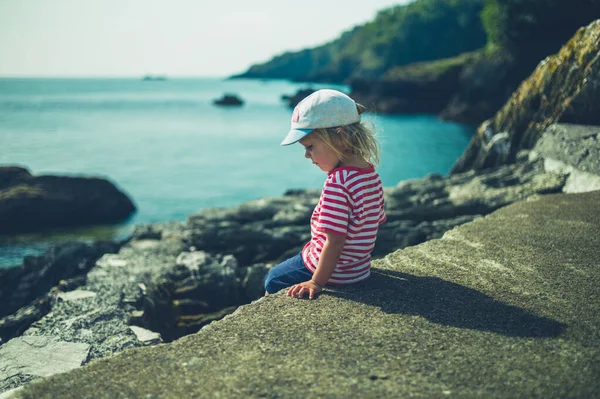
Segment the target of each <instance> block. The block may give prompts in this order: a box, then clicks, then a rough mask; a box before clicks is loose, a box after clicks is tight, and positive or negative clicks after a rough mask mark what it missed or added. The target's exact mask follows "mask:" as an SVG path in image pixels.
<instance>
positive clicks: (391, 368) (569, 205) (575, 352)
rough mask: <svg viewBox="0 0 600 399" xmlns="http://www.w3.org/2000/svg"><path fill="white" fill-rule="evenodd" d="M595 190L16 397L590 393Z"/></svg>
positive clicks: (542, 204) (532, 207)
mask: <svg viewBox="0 0 600 399" xmlns="http://www.w3.org/2000/svg"><path fill="white" fill-rule="evenodd" d="M599 201H600V191H596V192H591V193H586V194H569V195H568V194H558V195H548V196H537V197H535V198H532V199H530V200H528V201H523V202H519V203H516V204H513V205H510V206H507V207H504V208H502V209H500V210H498V211H496V212H494V213H492V214H491V215H488V216H487V217H485V218H481V219H479V220H477V221H475V222H472V223H467V224H465V225H463V226H460V227H457V228H455V229H453V230H451V231H449V232H447V233H446V234H445V235H444V237H443V238H442V239H438V240H431V241H428V242H427V243H424V244H421V245H418V246H414V247H410V248H407V249H404V250H399V251H396V252H394V253H393V254H390V255H389V256H387V257H386V258H384V259H381V260H378V261H375V269H374V273H373V276H372V278H371V279H369V280H368V281H367V282H365V283H363V284H360V285H355V286H350V287H345V288H335V289H334V288H328V289H327V290H325V291H324V293H323V294H321V295H320V296H319V297H318V298H317V300H315V301H308V300H298V299H294V298H290V297H287V296H285V294H284V292H283V291H282V292H280V293H277V294H275V295H271V296H268V297H264V298H261V299H260V300H258V301H255V302H253V303H252V304H250V305H246V306H242V307H240V308H239V309H238V310H237V311H236V312H235V313H234V314H233V315H231V316H228V317H226V318H225V319H223V320H221V321H219V322H216V323H212V324H210V325H209V326H207V327H205V328H204V329H202V330H201V331H200V332H199V333H198V334H195V335H190V336H188V337H185V338H183V339H180V340H178V341H176V342H173V343H171V344H167V345H160V346H155V347H151V348H144V349H136V350H129V351H125V352H123V353H122V354H121V355H119V356H115V357H113V358H110V359H104V360H100V361H97V362H94V363H92V364H90V365H88V366H87V367H84V368H79V369H76V370H72V371H70V372H69V373H67V374H61V375H56V376H53V377H50V378H49V379H46V380H43V381H40V382H39V383H34V384H30V385H28V386H26V387H25V389H23V390H22V391H20V392H17V394H16V397H20V398H43V397H64V398H69V397H72V398H85V397H107V398H108V397H115V396H119V395H124V394H125V395H126V396H128V397H144V396H147V395H150V396H157V397H162V396H169V397H215V396H223V397H232V398H233V397H244V398H245V397H258V396H264V397H281V398H283V397H299V396H302V397H317V396H318V397H340V398H341V397H411V396H413V397H445V396H452V397H497V398H505V397H507V396H510V397H544V398H570V397H572V398H581V397H594V396H595V395H596V393H597V392H598V391H599V390H600V381H599V380H598V378H597V376H598V375H599V374H600V364H599V363H598V353H599V351H600V335H599V334H598V331H600V296H598V295H597V290H598V288H597V287H598V285H599V284H600V270H599V269H598V267H597V266H598V264H600V254H599V252H598V251H597V237H598V234H600V214H599V213H598V212H597V204H598V202H599ZM148 365H152V367H149V366H148Z"/></svg>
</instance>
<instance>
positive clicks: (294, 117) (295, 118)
mask: <svg viewBox="0 0 600 399" xmlns="http://www.w3.org/2000/svg"><path fill="white" fill-rule="evenodd" d="M298 119H300V110H299V109H298V107H296V108H294V113H293V114H292V122H294V123H296V122H298Z"/></svg>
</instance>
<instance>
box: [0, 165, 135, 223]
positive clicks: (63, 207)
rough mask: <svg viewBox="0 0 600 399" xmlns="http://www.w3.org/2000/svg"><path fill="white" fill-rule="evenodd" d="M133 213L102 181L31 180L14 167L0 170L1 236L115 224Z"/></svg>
mask: <svg viewBox="0 0 600 399" xmlns="http://www.w3.org/2000/svg"><path fill="white" fill-rule="evenodd" d="M133 211H135V205H134V204H133V202H132V201H131V200H130V199H129V198H128V197H127V196H126V195H125V194H124V193H122V192H121V191H120V190H119V189H117V187H116V186H115V185H113V184H112V183H111V182H109V181H108V180H105V179H99V178H93V177H89V178H83V177H67V176H32V175H31V174H30V173H29V172H28V171H27V170H26V169H24V168H20V167H17V166H7V167H0V234H6V233H16V232H29V231H38V230H41V229H44V228H52V227H63V226H82V225H90V224H106V223H115V222H119V221H121V220H123V219H125V218H127V217H128V216H129V215H131V213H132V212H133Z"/></svg>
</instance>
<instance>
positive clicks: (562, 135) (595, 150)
mask: <svg viewBox="0 0 600 399" xmlns="http://www.w3.org/2000/svg"><path fill="white" fill-rule="evenodd" d="M538 158H543V159H544V169H545V170H546V171H548V172H554V173H560V174H563V175H567V176H568V178H567V181H566V183H565V186H564V187H563V192H566V193H576V192H586V191H592V190H600V126H586V125H573V124H554V125H551V126H550V127H548V129H546V131H544V133H543V135H542V137H541V138H540V139H539V140H538V142H537V143H536V145H535V147H534V148H533V150H532V151H531V153H530V154H529V159H531V160H535V159H538Z"/></svg>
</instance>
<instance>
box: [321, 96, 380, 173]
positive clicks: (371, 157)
mask: <svg viewBox="0 0 600 399" xmlns="http://www.w3.org/2000/svg"><path fill="white" fill-rule="evenodd" d="M356 108H357V110H358V113H359V115H360V114H362V113H363V112H364V111H365V107H363V106H362V105H360V104H356ZM311 134H314V135H315V136H317V137H318V138H319V139H321V140H322V141H323V142H324V143H325V145H327V146H328V147H329V148H331V150H332V151H333V152H334V153H335V155H336V156H337V157H338V158H339V159H340V160H342V161H344V159H345V158H346V157H347V156H348V155H349V154H352V155H358V156H360V157H362V158H363V159H364V160H365V161H367V162H370V163H372V164H373V165H374V166H378V165H379V152H380V147H379V142H378V141H377V137H376V134H375V128H374V126H373V125H372V124H371V123H369V122H357V123H353V124H351V125H345V126H336V127H328V128H321V129H315V130H313V132H312V133H311Z"/></svg>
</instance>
